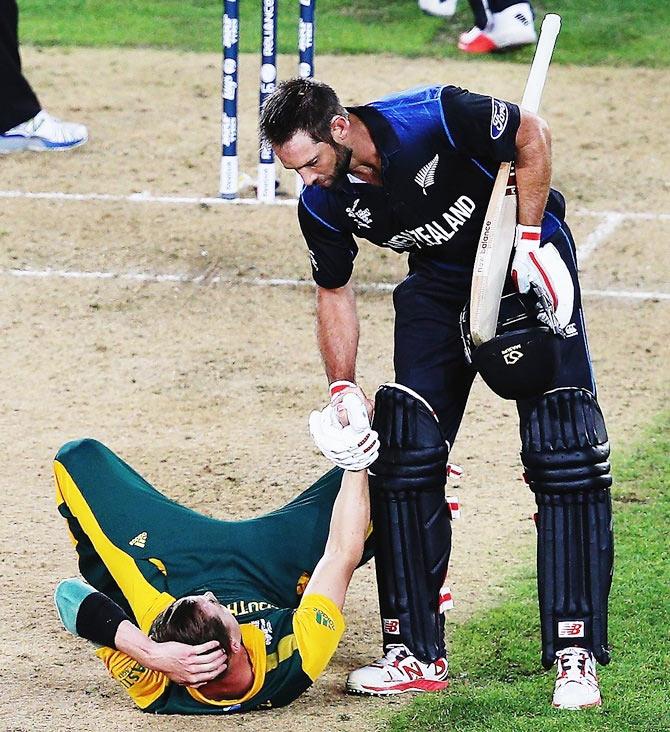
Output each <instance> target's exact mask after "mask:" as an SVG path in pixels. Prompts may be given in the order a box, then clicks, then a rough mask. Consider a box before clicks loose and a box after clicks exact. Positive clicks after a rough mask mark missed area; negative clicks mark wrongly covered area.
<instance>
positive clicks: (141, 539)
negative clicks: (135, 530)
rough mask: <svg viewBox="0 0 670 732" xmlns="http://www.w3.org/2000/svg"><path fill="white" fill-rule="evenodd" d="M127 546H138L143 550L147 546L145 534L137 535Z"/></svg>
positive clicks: (144, 532)
mask: <svg viewBox="0 0 670 732" xmlns="http://www.w3.org/2000/svg"><path fill="white" fill-rule="evenodd" d="M128 544H130V546H138V547H139V548H140V549H144V547H145V546H146V545H147V532H146V531H143V532H142V533H140V534H138V535H137V536H136V537H134V538H133V539H131V540H130V541H129V542H128Z"/></svg>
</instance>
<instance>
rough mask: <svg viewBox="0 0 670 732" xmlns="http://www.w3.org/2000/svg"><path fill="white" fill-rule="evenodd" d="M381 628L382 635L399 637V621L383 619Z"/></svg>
mask: <svg viewBox="0 0 670 732" xmlns="http://www.w3.org/2000/svg"><path fill="white" fill-rule="evenodd" d="M382 627H383V628H384V633H388V634H389V635H400V621H399V620H398V619H397V618H384V621H383V623H382Z"/></svg>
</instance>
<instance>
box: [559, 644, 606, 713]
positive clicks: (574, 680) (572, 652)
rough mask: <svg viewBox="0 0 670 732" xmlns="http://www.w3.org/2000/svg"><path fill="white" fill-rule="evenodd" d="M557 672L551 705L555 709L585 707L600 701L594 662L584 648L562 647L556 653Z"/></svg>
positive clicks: (594, 705)
mask: <svg viewBox="0 0 670 732" xmlns="http://www.w3.org/2000/svg"><path fill="white" fill-rule="evenodd" d="M556 658H557V659H558V661H557V667H558V668H557V672H556V685H555V686H554V698H553V700H552V704H553V706H555V707H556V708H557V709H586V708H588V707H599V706H600V705H601V703H602V701H601V698H600V687H599V685H598V676H597V675H596V662H595V660H594V658H593V654H592V653H591V652H590V651H588V650H587V649H586V648H577V647H571V648H564V649H563V650H562V651H558V653H557V654H556Z"/></svg>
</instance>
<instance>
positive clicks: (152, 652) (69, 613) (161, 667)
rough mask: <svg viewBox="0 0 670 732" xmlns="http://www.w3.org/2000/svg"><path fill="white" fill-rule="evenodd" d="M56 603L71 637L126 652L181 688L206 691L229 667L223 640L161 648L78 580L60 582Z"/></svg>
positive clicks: (92, 589)
mask: <svg viewBox="0 0 670 732" xmlns="http://www.w3.org/2000/svg"><path fill="white" fill-rule="evenodd" d="M54 602H55V604H56V609H57V611H58V616H59V618H60V620H61V623H62V624H63V626H64V627H65V629H66V630H68V631H69V632H70V633H72V634H73V635H76V636H79V637H80V638H85V639H86V640H89V641H91V642H92V643H94V644H95V645H97V646H98V647H106V648H109V649H113V650H116V651H121V652H122V653H124V654H126V656H128V657H129V658H132V659H134V660H135V661H137V662H138V663H140V664H141V665H142V666H144V667H145V668H147V669H151V670H153V671H157V672H159V673H162V674H165V676H167V678H169V679H170V681H173V682H174V683H176V684H185V685H188V686H193V687H198V686H202V685H203V684H205V683H207V682H208V681H211V680H212V679H213V678H215V677H216V676H218V675H219V674H220V673H221V672H222V671H224V670H225V668H226V661H227V659H226V654H225V653H224V651H223V650H222V649H221V648H220V647H219V643H218V641H215V640H214V641H209V642H207V643H202V644H200V645H197V646H191V645H187V644H185V643H174V642H169V643H157V642H156V641H154V640H152V639H151V638H149V637H148V636H147V635H145V634H144V633H143V632H142V631H141V630H140V629H139V628H138V627H137V626H136V625H135V624H134V623H133V622H132V620H131V619H130V618H129V617H128V616H127V615H126V613H125V611H124V610H123V609H122V608H120V607H119V606H118V605H117V604H116V603H115V602H114V601H113V600H111V599H110V598H109V597H107V596H106V595H104V594H103V593H102V592H97V591H96V590H95V589H94V588H93V587H91V586H90V585H89V584H87V583H86V582H84V581H83V580H81V579H79V578H74V577H73V578H71V579H66V580H63V581H62V582H60V583H59V584H58V586H57V587H56V591H55V593H54ZM117 660H118V659H117Z"/></svg>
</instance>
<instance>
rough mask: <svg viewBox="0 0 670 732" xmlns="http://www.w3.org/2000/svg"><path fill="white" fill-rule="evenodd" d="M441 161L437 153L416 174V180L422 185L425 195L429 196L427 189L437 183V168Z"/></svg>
mask: <svg viewBox="0 0 670 732" xmlns="http://www.w3.org/2000/svg"><path fill="white" fill-rule="evenodd" d="M439 161H440V156H439V155H436V156H435V157H434V158H433V159H432V160H431V161H430V162H429V163H426V164H425V165H424V166H423V168H421V170H419V172H418V173H417V174H416V175H415V176H414V182H415V183H417V185H419V186H421V190H422V191H423V195H424V196H427V195H428V193H427V192H426V189H427V188H429V187H430V186H432V185H433V183H435V171H436V170H437V164H438V163H439Z"/></svg>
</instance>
